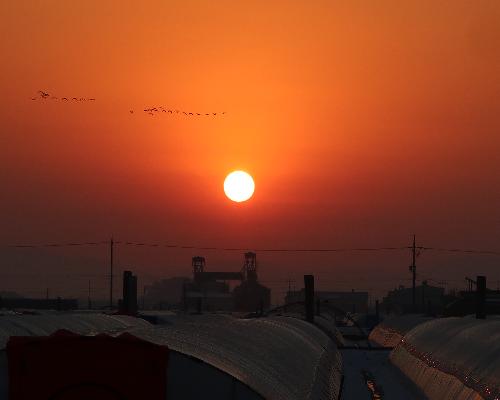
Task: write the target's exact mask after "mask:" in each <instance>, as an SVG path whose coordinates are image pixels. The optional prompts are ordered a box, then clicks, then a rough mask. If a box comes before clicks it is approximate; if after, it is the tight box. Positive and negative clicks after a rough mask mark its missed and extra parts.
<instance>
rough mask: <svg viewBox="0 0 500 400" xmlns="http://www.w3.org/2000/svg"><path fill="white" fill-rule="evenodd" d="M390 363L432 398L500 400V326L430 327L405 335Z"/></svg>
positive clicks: (442, 322)
mask: <svg viewBox="0 0 500 400" xmlns="http://www.w3.org/2000/svg"><path fill="white" fill-rule="evenodd" d="M391 360H392V361H393V363H395V364H396V365H397V366H398V367H399V368H400V369H401V370H402V371H403V372H404V373H405V374H406V375H407V376H408V377H409V378H410V379H412V380H413V381H414V382H415V383H416V384H417V385H418V386H419V387H420V388H421V389H422V390H423V391H424V392H425V393H426V395H428V397H429V398H431V399H438V398H453V399H469V398H479V396H481V398H484V399H492V400H493V399H498V398H500V321H499V320H498V319H496V320H491V321H488V320H478V319H472V318H441V319H435V320H432V321H428V322H425V323H423V324H420V325H418V326H416V327H415V328H413V329H412V330H410V331H409V332H408V333H407V334H406V335H405V336H404V339H403V341H402V342H401V343H400V344H399V345H398V347H397V348H396V349H394V350H393V353H392V354H391Z"/></svg>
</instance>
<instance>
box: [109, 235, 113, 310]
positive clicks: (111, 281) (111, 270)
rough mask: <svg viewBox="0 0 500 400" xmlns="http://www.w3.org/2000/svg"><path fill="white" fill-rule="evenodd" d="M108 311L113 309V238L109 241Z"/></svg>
mask: <svg viewBox="0 0 500 400" xmlns="http://www.w3.org/2000/svg"><path fill="white" fill-rule="evenodd" d="M109 268H110V273H109V309H110V310H112V309H113V237H111V239H110V240H109Z"/></svg>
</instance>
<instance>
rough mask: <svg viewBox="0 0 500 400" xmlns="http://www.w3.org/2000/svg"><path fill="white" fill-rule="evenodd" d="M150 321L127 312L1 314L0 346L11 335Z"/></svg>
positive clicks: (116, 328)
mask: <svg viewBox="0 0 500 400" xmlns="http://www.w3.org/2000/svg"><path fill="white" fill-rule="evenodd" d="M148 326H150V324H149V323H148V322H146V321H144V320H142V319H139V318H134V317H128V316H125V315H106V314H97V313H95V314H94V313H85V314H84V313H81V314H80V313H78V314H76V313H75V314H73V313H50V314H40V315H26V314H22V315H0V349H4V348H5V345H6V343H7V341H8V340H9V337H10V336H46V335H50V334H52V333H54V332H55V331H57V330H59V329H67V330H69V331H72V332H75V333H79V334H82V335H95V334H98V333H118V332H121V331H124V330H127V329H131V328H137V327H148Z"/></svg>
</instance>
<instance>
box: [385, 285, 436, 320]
mask: <svg viewBox="0 0 500 400" xmlns="http://www.w3.org/2000/svg"><path fill="white" fill-rule="evenodd" d="M415 299H416V301H415V303H416V304H415V307H414V306H413V289H412V288H405V287H404V286H400V287H399V288H397V289H394V290H391V291H389V292H388V293H387V296H385V297H384V298H383V300H382V308H383V309H384V310H385V311H386V312H388V313H410V312H420V313H427V312H429V313H440V312H442V310H443V307H444V302H445V300H444V288H441V287H436V286H431V285H428V284H427V282H426V281H424V282H423V283H422V285H420V286H416V287H415Z"/></svg>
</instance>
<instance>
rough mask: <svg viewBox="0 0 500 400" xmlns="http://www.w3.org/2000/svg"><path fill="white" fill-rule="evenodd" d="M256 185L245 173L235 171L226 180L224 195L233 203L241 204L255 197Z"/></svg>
mask: <svg viewBox="0 0 500 400" xmlns="http://www.w3.org/2000/svg"><path fill="white" fill-rule="evenodd" d="M254 190H255V183H254V182H253V179H252V177H251V176H250V175H249V174H247V173H246V172H245V171H233V172H231V173H230V174H229V175H228V176H226V179H225V180H224V193H226V196H227V197H229V199H231V200H232V201H236V202H237V203H241V202H242V201H246V200H248V199H249V198H250V197H252V195H253V191H254Z"/></svg>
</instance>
